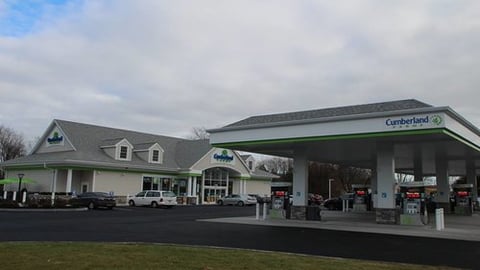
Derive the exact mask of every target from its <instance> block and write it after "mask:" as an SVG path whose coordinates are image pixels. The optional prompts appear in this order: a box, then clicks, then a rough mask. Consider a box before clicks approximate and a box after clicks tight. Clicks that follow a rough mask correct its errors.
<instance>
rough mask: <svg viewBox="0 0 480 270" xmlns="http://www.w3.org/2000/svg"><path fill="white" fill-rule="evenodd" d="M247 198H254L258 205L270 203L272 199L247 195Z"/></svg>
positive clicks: (257, 195) (266, 196) (264, 196)
mask: <svg viewBox="0 0 480 270" xmlns="http://www.w3.org/2000/svg"><path fill="white" fill-rule="evenodd" d="M248 196H250V197H253V198H256V199H257V202H258V203H270V202H272V198H271V197H270V196H268V195H263V196H262V195H259V194H248Z"/></svg>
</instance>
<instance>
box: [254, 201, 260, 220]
mask: <svg viewBox="0 0 480 270" xmlns="http://www.w3.org/2000/svg"><path fill="white" fill-rule="evenodd" d="M255 219H256V220H259V219H260V203H258V202H257V204H256V205H255Z"/></svg>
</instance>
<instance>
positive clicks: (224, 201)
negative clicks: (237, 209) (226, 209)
mask: <svg viewBox="0 0 480 270" xmlns="http://www.w3.org/2000/svg"><path fill="white" fill-rule="evenodd" d="M217 204H218V205H238V206H244V205H253V204H257V198H255V197H252V196H249V195H246V194H230V195H227V196H225V197H223V198H220V199H218V200H217Z"/></svg>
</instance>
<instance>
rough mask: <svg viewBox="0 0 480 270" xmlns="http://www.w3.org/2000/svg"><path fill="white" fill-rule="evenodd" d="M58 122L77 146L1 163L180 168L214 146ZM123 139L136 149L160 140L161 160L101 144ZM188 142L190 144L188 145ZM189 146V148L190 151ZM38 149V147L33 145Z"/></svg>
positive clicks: (172, 169)
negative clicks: (115, 153)
mask: <svg viewBox="0 0 480 270" xmlns="http://www.w3.org/2000/svg"><path fill="white" fill-rule="evenodd" d="M53 123H54V124H56V125H57V126H58V127H59V128H60V129H61V130H62V131H63V132H64V133H65V134H64V135H65V136H66V137H67V138H68V139H69V140H70V142H71V144H72V145H73V146H74V147H75V149H76V150H75V151H63V152H51V153H35V151H34V153H33V154H31V155H27V156H24V157H21V158H17V159H15V160H9V161H6V162H4V163H3V164H2V165H4V166H5V165H6V166H8V165H13V164H15V165H22V164H25V165H26V164H40V163H45V162H46V163H49V162H60V163H62V162H67V161H68V162H86V163H91V164H93V163H96V164H104V165H106V166H124V167H125V166H127V167H131V166H136V168H139V169H140V168H141V169H151V170H164V171H177V170H178V169H182V168H189V167H190V166H192V165H193V163H194V162H195V161H196V160H195V158H198V157H202V156H203V155H205V154H206V153H207V152H208V151H209V150H210V149H211V148H212V146H211V145H210V144H209V143H208V142H205V141H201V140H198V141H192V140H186V139H181V138H174V137H168V136H161V135H154V134H148V133H142V132H137V131H131V130H124V129H117V128H110V127H103V126H96V125H90V124H83V123H77V122H70V121H65V120H58V119H56V120H54V121H53ZM122 139H126V140H127V141H128V142H130V143H131V144H132V145H134V146H136V149H134V150H144V149H146V148H148V147H150V146H152V145H153V144H155V143H158V144H159V145H160V146H161V147H162V148H163V150H164V151H165V152H164V160H163V163H162V164H151V163H148V162H146V161H145V160H142V159H141V158H139V157H137V156H136V155H132V160H131V161H128V162H126V161H121V160H115V159H112V158H111V157H110V156H108V155H107V154H106V153H105V152H104V150H103V149H102V147H105V146H111V145H114V144H116V143H118V142H119V141H121V140H122ZM185 145H188V147H185ZM186 149H190V151H187V150H186ZM34 150H35V149H34Z"/></svg>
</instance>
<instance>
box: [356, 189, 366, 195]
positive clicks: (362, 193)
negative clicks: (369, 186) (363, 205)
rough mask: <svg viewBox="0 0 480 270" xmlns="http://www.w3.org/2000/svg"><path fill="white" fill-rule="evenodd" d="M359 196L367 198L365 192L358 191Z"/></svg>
mask: <svg viewBox="0 0 480 270" xmlns="http://www.w3.org/2000/svg"><path fill="white" fill-rule="evenodd" d="M356 193H357V195H359V196H365V190H357V192H356Z"/></svg>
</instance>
